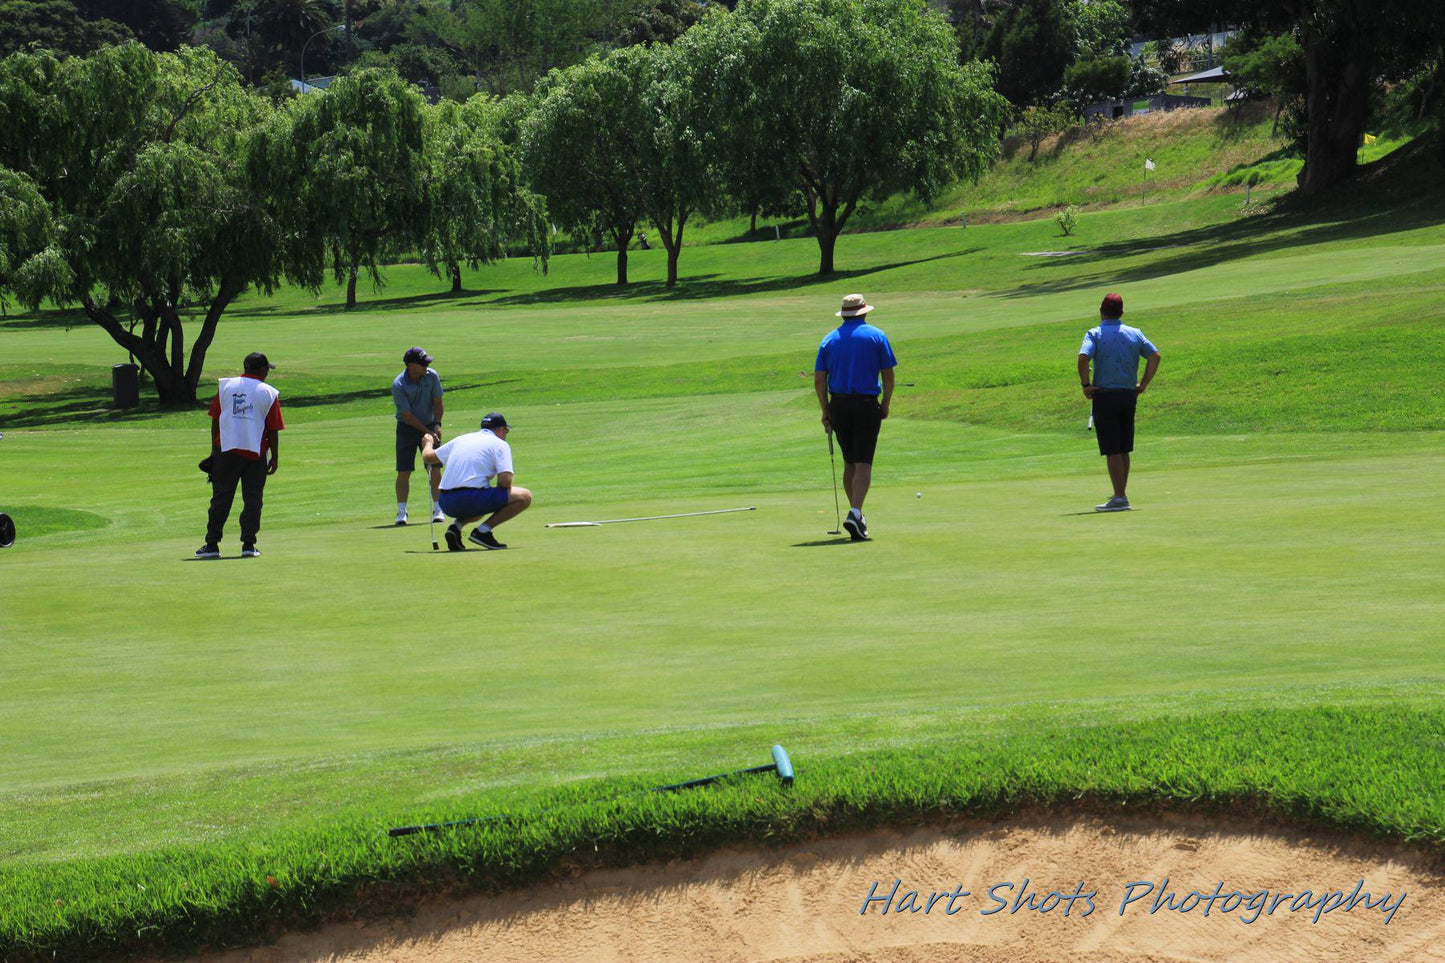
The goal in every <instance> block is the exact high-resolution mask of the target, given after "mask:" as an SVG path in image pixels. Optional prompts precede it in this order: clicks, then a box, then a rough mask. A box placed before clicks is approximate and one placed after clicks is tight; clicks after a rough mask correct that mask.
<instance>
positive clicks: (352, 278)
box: [346, 261, 359, 311]
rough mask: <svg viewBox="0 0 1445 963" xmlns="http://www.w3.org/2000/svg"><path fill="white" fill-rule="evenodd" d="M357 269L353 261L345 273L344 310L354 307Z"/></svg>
mask: <svg viewBox="0 0 1445 963" xmlns="http://www.w3.org/2000/svg"><path fill="white" fill-rule="evenodd" d="M358 269H359V268H358V265H357V264H356V262H354V261H353V262H352V264H351V271H350V272H349V273H348V274H347V275H346V310H348V311H350V310H351V309H352V308H354V307H356V272H357V270H358Z"/></svg>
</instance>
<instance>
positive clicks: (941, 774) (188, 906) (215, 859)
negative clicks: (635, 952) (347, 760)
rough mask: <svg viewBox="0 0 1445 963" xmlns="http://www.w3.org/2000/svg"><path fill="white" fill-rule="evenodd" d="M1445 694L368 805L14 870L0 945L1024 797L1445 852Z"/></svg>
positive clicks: (463, 887)
mask: <svg viewBox="0 0 1445 963" xmlns="http://www.w3.org/2000/svg"><path fill="white" fill-rule="evenodd" d="M1442 739H1445V712H1442V711H1441V710H1440V709H1439V708H1438V707H1433V708H1420V707H1414V706H1409V705H1390V706H1384V705H1379V706H1340V707H1329V706H1319V707H1313V708H1299V709H1263V708H1261V709H1254V710H1247V711H1227V712H1218V713H1207V714H1199V715H1191V714H1173V715H1169V716H1160V717H1155V718H1138V719H1134V720H1132V721H1130V722H1127V723H1118V724H1113V725H1108V726H1091V725H1079V724H1078V723H1077V721H1075V720H1070V724H1068V725H1060V724H1058V722H1057V721H1056V720H1054V719H1051V718H1050V717H1049V715H1048V714H1047V713H1036V714H1035V715H1034V716H1033V717H1032V718H1015V719H1014V720H1012V724H1011V725H1009V726H1007V727H1003V728H995V729H989V728H981V729H978V730H975V731H974V732H973V733H972V734H969V735H964V736H958V735H951V736H949V737H948V738H943V739H938V740H937V741H933V742H923V743H914V744H912V745H909V746H908V747H907V749H906V751H898V750H895V749H886V750H873V751H864V752H858V753H852V754H846V755H828V756H801V757H798V758H796V759H795V760H794V763H795V769H796V770H797V781H796V783H795V784H794V786H793V787H792V788H791V789H786V788H784V787H782V786H781V785H780V784H779V783H778V782H777V780H775V779H773V778H772V777H771V776H768V775H761V776H756V777H749V778H744V779H738V780H735V781H733V782H731V783H727V784H723V785H721V786H717V787H713V788H706V789H700V790H695V791H692V792H688V793H672V794H659V793H653V792H648V791H647V788H648V786H649V785H650V784H655V782H652V780H656V779H658V778H670V777H658V776H651V777H649V778H632V779H624V780H602V781H594V782H589V783H586V784H580V785H576V786H573V787H571V788H570V789H568V790H566V791H563V792H555V793H552V794H549V795H548V796H545V797H542V798H540V799H539V798H536V797H534V798H533V799H531V800H519V799H516V798H511V799H507V798H505V797H502V798H498V797H497V796H496V795H495V794H480V795H477V796H474V797H471V798H465V799H458V800H453V801H452V802H450V803H449V804H448V805H447V806H445V807H440V808H432V809H430V810H429V811H427V812H426V813H425V816H426V818H428V819H437V820H443V819H454V818H470V817H474V816H478V815H487V816H496V817H500V818H497V819H495V820H490V821H483V822H480V823H477V824H475V825H472V826H468V827H463V828H457V829H453V830H448V831H445V832H441V833H435V834H424V835H420V836H411V837H402V838H397V839H393V838H389V837H387V836H386V835H385V834H384V832H383V829H384V827H385V825H386V823H387V822H388V817H390V821H393V822H394V821H398V820H400V821H407V820H409V819H410V818H413V817H415V816H416V814H415V813H401V812H395V811H393V812H391V813H387V812H386V811H384V810H381V809H377V808H373V809H371V810H370V811H367V810H365V809H364V808H361V807H358V808H357V809H356V810H354V811H353V812H351V813H349V814H346V815H344V816H341V817H338V818H333V819H331V820H328V821H325V822H316V823H313V824H310V825H308V826H306V827H305V828H303V829H300V830H297V831H294V832H291V833H288V834H286V835H284V836H275V835H268V834H266V833H255V834H252V835H250V836H248V837H246V838H241V839H232V840H228V841H226V842H224V843H220V844H217V845H214V846H209V847H205V848H194V847H189V848H174V847H168V848H160V849H156V850H152V851H144V852H138V853H135V854H131V855H127V856H125V857H112V858H100V859H90V860H79V861H74V862H68V863H64V864H59V865H56V864H41V865H31V866H20V867H14V868H9V869H5V870H3V871H0V957H3V958H4V959H6V960H8V961H15V963H19V961H28V960H41V959H45V960H50V959H54V958H65V959H79V958H85V959H94V958H98V957H106V956H113V955H116V954H119V953H124V952H128V951H144V952H155V951H157V950H165V951H170V952H178V951H187V950H194V949H197V948H200V947H203V946H207V945H210V946H226V945H233V944H236V943H247V942H254V941H259V940H264V939H266V938H268V937H270V936H274V935H275V934H276V933H277V932H279V931H281V930H282V929H286V928H294V927H297V926H307V925H314V924H316V923H319V922H322V921H325V920H327V919H336V918H354V917H356V916H364V915H367V914H373V913H377V912H384V911H393V910H397V909H400V908H403V907H406V906H409V905H412V904H414V903H416V902H418V901H420V900H421V899H425V898H435V897H436V896H437V895H438V894H439V893H449V892H495V891H497V890H501V889H507V888H511V887H515V886H518V885H525V884H528V883H533V882H536V881H539V880H543V879H547V878H550V877H554V876H556V875H559V874H565V873H569V872H574V871H576V870H577V869H579V868H584V867H594V866H611V865H626V864H632V863H637V862H641V861H646V860H650V859H668V858H685V857H689V856H693V855H696V854H698V853H701V852H706V851H708V850H710V849H712V848H715V847H717V846H719V845H722V844H725V843H735V842H744V841H746V842H750V843H763V844H780V843H785V842H791V841H797V840H801V839H806V838H809V837H811V836H815V835H818V834H823V833H838V832H843V831H847V830H850V829H857V828H862V827H868V826H876V825H896V824H900V823H909V822H917V821H924V820H933V819H940V818H947V817H950V816H956V815H958V814H962V813H967V814H969V815H973V816H1002V815H1005V814H1007V813H1009V812H1013V811H1017V810H1020V809H1023V808H1028V807H1043V808H1048V809H1054V810H1058V809H1064V810H1079V809H1082V810H1085V811H1096V812H1106V813H1109V812H1118V811H1124V810H1127V811H1134V812H1140V811H1150V810H1175V811H1181V810H1182V811H1189V812H1193V813H1217V814H1221V815H1227V816H1230V817H1234V818H1238V817H1241V816H1247V817H1250V818H1254V819H1263V820H1267V821H1279V822H1288V823H1290V824H1293V825H1305V826H1315V827H1324V828H1329V829H1334V830H1344V831H1349V832H1355V833H1361V834H1365V835H1371V836H1376V837H1379V838H1383V839H1389V840H1397V841H1410V842H1413V843H1415V844H1416V845H1421V846H1424V847H1427V848H1433V849H1436V850H1437V851H1441V852H1445V790H1442V786H1445V766H1442V762H1441V759H1442V756H1441V754H1440V753H1439V752H1438V748H1439V745H1440V743H1441V740H1442Z"/></svg>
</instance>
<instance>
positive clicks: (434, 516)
mask: <svg viewBox="0 0 1445 963" xmlns="http://www.w3.org/2000/svg"><path fill="white" fill-rule="evenodd" d="M431 520H432V521H434V522H444V521H446V520H447V515H446V512H444V511H442V510H441V508H440V507H438V508H435V509H433V510H432V513H431Z"/></svg>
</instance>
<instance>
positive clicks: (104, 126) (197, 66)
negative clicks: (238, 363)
mask: <svg viewBox="0 0 1445 963" xmlns="http://www.w3.org/2000/svg"><path fill="white" fill-rule="evenodd" d="M270 110H271V108H270V106H269V104H268V103H267V102H266V101H264V100H263V99H261V98H259V97H256V96H253V95H252V94H250V93H248V92H247V91H245V90H244V89H243V88H242V86H241V81H240V77H239V76H238V75H237V74H236V72H235V70H234V69H233V68H231V67H230V66H229V65H227V64H225V63H223V62H222V61H220V60H219V59H217V58H216V56H215V55H214V54H212V53H211V52H210V51H208V50H204V49H195V48H187V49H183V50H182V51H181V52H180V53H177V54H156V53H152V52H151V51H149V50H147V49H146V48H145V47H143V46H141V45H140V44H137V43H130V44H126V45H123V46H119V47H110V48H106V49H104V50H102V51H100V52H99V53H97V54H95V55H94V56H92V57H88V58H80V57H72V58H69V59H67V60H64V61H61V60H57V59H56V58H55V57H54V56H52V55H51V54H49V53H47V52H38V53H19V54H14V55H12V56H10V57H7V58H6V59H4V60H3V61H0V166H3V167H7V168H9V169H10V170H11V171H12V172H13V173H15V174H19V175H23V176H24V178H25V180H26V181H27V182H28V185H29V187H30V189H31V190H32V191H33V193H34V195H38V197H39V198H40V199H42V200H43V202H44V218H45V220H46V221H47V223H48V229H47V230H48V242H47V244H46V246H45V247H44V248H43V249H42V251H41V252H40V254H41V256H42V258H43V259H42V260H41V261H37V262H33V263H32V266H31V268H30V269H29V270H28V273H26V274H25V278H26V280H25V281H24V283H23V284H21V283H19V282H17V281H16V280H15V277H16V275H15V274H13V273H12V274H11V276H10V278H9V279H7V281H6V282H5V283H6V284H7V285H10V286H11V290H12V292H14V293H16V294H17V296H19V297H20V298H21V299H22V300H23V301H24V302H25V303H27V304H30V305H32V306H33V305H35V304H38V303H39V301H40V300H42V299H48V300H51V301H53V302H55V303H58V304H61V305H72V304H78V305H80V307H81V308H82V309H83V310H84V312H85V315H86V317H87V318H89V319H90V321H92V322H93V323H95V324H96V325H98V326H99V327H100V328H102V329H103V330H104V331H105V332H106V333H107V334H109V335H110V337H111V338H112V339H113V340H114V341H115V342H116V344H118V345H119V346H120V347H122V348H124V349H125V350H126V351H127V352H129V353H130V354H131V355H132V356H134V358H135V359H136V361H138V362H139V363H140V365H141V366H142V367H143V368H144V369H145V370H146V372H147V373H148V374H149V375H150V376H151V378H152V379H153V380H154V382H155V386H156V391H157V393H158V394H159V397H160V400H161V402H162V403H163V404H186V403H191V402H194V401H195V400H196V394H197V386H198V384H199V382H200V378H201V371H202V369H203V367H204V366H205V358H206V351H207V349H208V348H209V347H210V344H211V340H212V339H213V338H214V336H215V333H216V328H217V326H218V325H219V324H220V321H221V317H222V315H223V314H224V313H225V311H226V309H227V308H228V307H229V306H230V305H231V303H232V302H233V301H234V300H235V298H236V297H237V296H238V295H239V294H240V293H241V292H242V291H244V290H245V289H246V288H247V287H248V286H250V285H256V286H259V287H261V288H263V289H267V290H269V289H270V288H272V287H273V286H274V285H275V284H276V283H278V281H279V279H280V277H281V273H282V267H283V264H282V261H281V258H280V256H279V253H278V252H279V249H280V245H279V237H278V232H277V228H276V225H275V223H274V221H273V220H272V218H271V217H270V216H269V214H268V212H267V210H268V206H267V204H266V201H265V198H264V197H262V196H261V195H260V194H259V192H258V186H257V183H256V181H255V179H254V177H253V171H252V168H251V166H250V165H249V164H248V163H247V162H246V158H247V156H248V152H249V149H250V138H251V135H252V133H253V132H254V131H255V130H256V128H257V127H258V126H259V125H261V124H263V123H264V121H265V119H266V116H267V114H268V112H269V111H270ZM17 183H19V182H18V181H12V182H11V183H10V187H9V188H8V189H9V190H11V191H14V190H15V189H16V184H17ZM32 200H33V198H32ZM32 236H33V235H32ZM42 267H43V268H44V270H41V268H42ZM12 271H13V269H12ZM193 306H198V307H196V308H193ZM197 314H199V322H200V323H199V326H198V327H196V328H195V329H194V332H195V334H194V338H193V339H192V340H191V341H190V343H189V345H188V344H187V334H186V330H187V328H188V327H189V326H190V325H191V324H192V323H193V321H194V320H195V319H196V315H197ZM137 328H139V330H137Z"/></svg>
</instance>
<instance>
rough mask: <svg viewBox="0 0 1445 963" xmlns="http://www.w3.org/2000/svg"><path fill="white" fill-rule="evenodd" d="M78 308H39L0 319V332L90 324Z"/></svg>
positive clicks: (78, 326)
mask: <svg viewBox="0 0 1445 963" xmlns="http://www.w3.org/2000/svg"><path fill="white" fill-rule="evenodd" d="M91 323H92V322H91V320H90V318H88V317H86V316H85V312H84V311H82V310H80V309H79V308H41V309H40V310H39V311H27V312H26V313H25V314H21V315H14V314H10V315H5V316H4V317H0V331H24V330H27V329H32V328H80V327H84V326H86V325H88V324H91Z"/></svg>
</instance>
